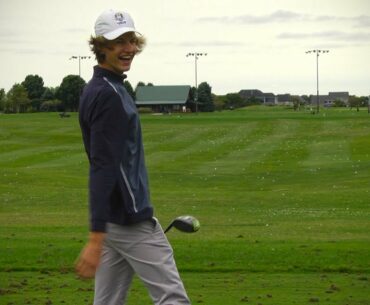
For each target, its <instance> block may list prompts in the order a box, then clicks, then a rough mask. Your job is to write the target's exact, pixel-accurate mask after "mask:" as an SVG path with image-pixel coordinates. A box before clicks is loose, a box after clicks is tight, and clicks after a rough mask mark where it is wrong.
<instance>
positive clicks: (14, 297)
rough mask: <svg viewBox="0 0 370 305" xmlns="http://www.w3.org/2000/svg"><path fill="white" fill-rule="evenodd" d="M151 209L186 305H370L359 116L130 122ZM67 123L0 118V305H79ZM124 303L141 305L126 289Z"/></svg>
mask: <svg viewBox="0 0 370 305" xmlns="http://www.w3.org/2000/svg"><path fill="white" fill-rule="evenodd" d="M141 122H142V128H143V137H144V146H145V153H146V163H147V167H148V171H149V176H150V177H149V178H150V186H151V199H152V202H153V204H154V208H155V214H156V216H157V217H158V218H159V220H160V222H161V223H162V226H163V227H166V225H167V224H169V223H170V221H171V220H172V219H173V218H174V217H176V216H179V215H187V214H190V215H194V216H195V217H197V218H198V219H199V221H200V223H201V228H200V230H199V232H197V233H195V234H184V233H180V232H177V231H176V230H171V231H170V232H168V234H167V237H168V239H169V240H170V242H171V244H172V246H173V248H174V251H175V257H176V260H177V264H178V268H179V270H180V272H181V275H182V277H183V279H184V282H185V286H186V287H187V290H188V293H189V296H190V298H191V300H192V303H193V304H205V305H208V304H209V305H221V304H222V305H233V304H253V305H259V304H262V305H292V304H297V305H302V304H326V305H334V304H335V305H346V304H348V305H369V304H370V200H369V191H370V115H369V114H368V113H367V110H365V109H361V111H360V112H356V111H355V110H353V111H352V110H349V109H328V110H324V109H323V110H322V111H321V112H320V114H318V115H312V114H310V113H309V112H304V111H302V112H295V111H293V110H292V109H288V108H285V107H249V108H245V109H241V110H234V111H224V112H215V113H201V114H172V115H150V114H145V115H142V116H141ZM87 173H88V164H87V160H86V156H85V152H84V150H83V146H82V141H81V136H80V130H79V126H78V119H77V114H76V113H72V114H71V117H70V118H64V119H61V118H59V116H58V114H57V113H38V114H20V115H3V114H0V253H1V255H0V304H1V305H3V304H4V305H8V304H9V305H10V304H12V305H24V304H34V305H41V304H45V305H46V304H49V305H50V304H73V305H80V304H81V305H82V304H86V305H90V304H92V297H93V282H92V281H79V280H78V279H76V277H75V275H74V273H73V262H74V260H75V259H76V257H77V256H78V254H79V251H80V250H81V248H82V247H83V245H84V243H85V241H86V238H87V234H88V215H87ZM128 304H129V305H143V304H151V302H150V299H149V297H148V296H147V293H146V290H145V288H144V287H143V285H142V284H141V283H140V282H139V281H138V280H137V279H136V280H135V282H134V284H133V287H132V290H131V294H130V296H129V300H128Z"/></svg>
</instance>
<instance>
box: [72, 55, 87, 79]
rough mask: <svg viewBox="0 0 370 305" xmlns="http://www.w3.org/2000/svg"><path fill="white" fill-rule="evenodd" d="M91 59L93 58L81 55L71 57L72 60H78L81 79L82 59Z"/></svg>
mask: <svg viewBox="0 0 370 305" xmlns="http://www.w3.org/2000/svg"><path fill="white" fill-rule="evenodd" d="M89 58H91V56H80V55H77V56H76V55H74V56H71V58H70V59H69V60H71V59H78V76H79V77H81V59H89Z"/></svg>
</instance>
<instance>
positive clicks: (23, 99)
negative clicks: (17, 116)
mask: <svg viewBox="0 0 370 305" xmlns="http://www.w3.org/2000/svg"><path fill="white" fill-rule="evenodd" d="M30 102H31V101H30V99H29V98H28V94H27V90H26V88H25V87H23V86H22V85H21V84H14V85H13V87H12V88H11V89H10V90H9V92H8V93H7V96H6V103H5V112H8V113H19V112H26V111H27V110H28V107H29V105H30Z"/></svg>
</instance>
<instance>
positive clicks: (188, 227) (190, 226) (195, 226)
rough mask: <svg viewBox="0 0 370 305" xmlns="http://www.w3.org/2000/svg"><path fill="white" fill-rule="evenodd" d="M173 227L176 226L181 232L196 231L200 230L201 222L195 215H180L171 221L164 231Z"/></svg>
mask: <svg viewBox="0 0 370 305" xmlns="http://www.w3.org/2000/svg"><path fill="white" fill-rule="evenodd" d="M172 227H175V228H176V229H177V230H179V231H181V232H186V233H194V232H196V231H198V230H199V228H200V223H199V221H198V219H196V218H195V217H194V216H179V217H177V218H175V219H174V220H173V221H172V222H171V224H170V225H169V226H168V228H167V229H166V230H165V231H164V233H166V232H167V231H169V230H170V229H171V228H172Z"/></svg>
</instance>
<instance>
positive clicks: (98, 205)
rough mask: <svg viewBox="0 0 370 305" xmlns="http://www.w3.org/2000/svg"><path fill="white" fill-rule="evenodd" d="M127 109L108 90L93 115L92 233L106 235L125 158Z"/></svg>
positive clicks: (91, 170) (91, 166)
mask: <svg viewBox="0 0 370 305" xmlns="http://www.w3.org/2000/svg"><path fill="white" fill-rule="evenodd" d="M123 130H124V110H123V107H122V102H121V99H120V97H119V95H118V94H117V93H116V92H113V90H112V91H109V92H108V93H107V92H106V93H105V94H103V95H101V96H100V97H99V100H98V103H97V104H96V107H95V108H94V110H93V112H92V113H91V116H90V149H89V150H90V173H89V202H90V218H91V219H90V221H91V227H90V230H91V231H93V232H105V231H106V223H107V221H108V219H109V213H110V197H111V195H112V192H113V190H114V187H115V185H116V183H117V179H118V173H119V166H120V165H119V164H120V160H121V156H122V151H123V147H122V146H123V145H122V134H123Z"/></svg>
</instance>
